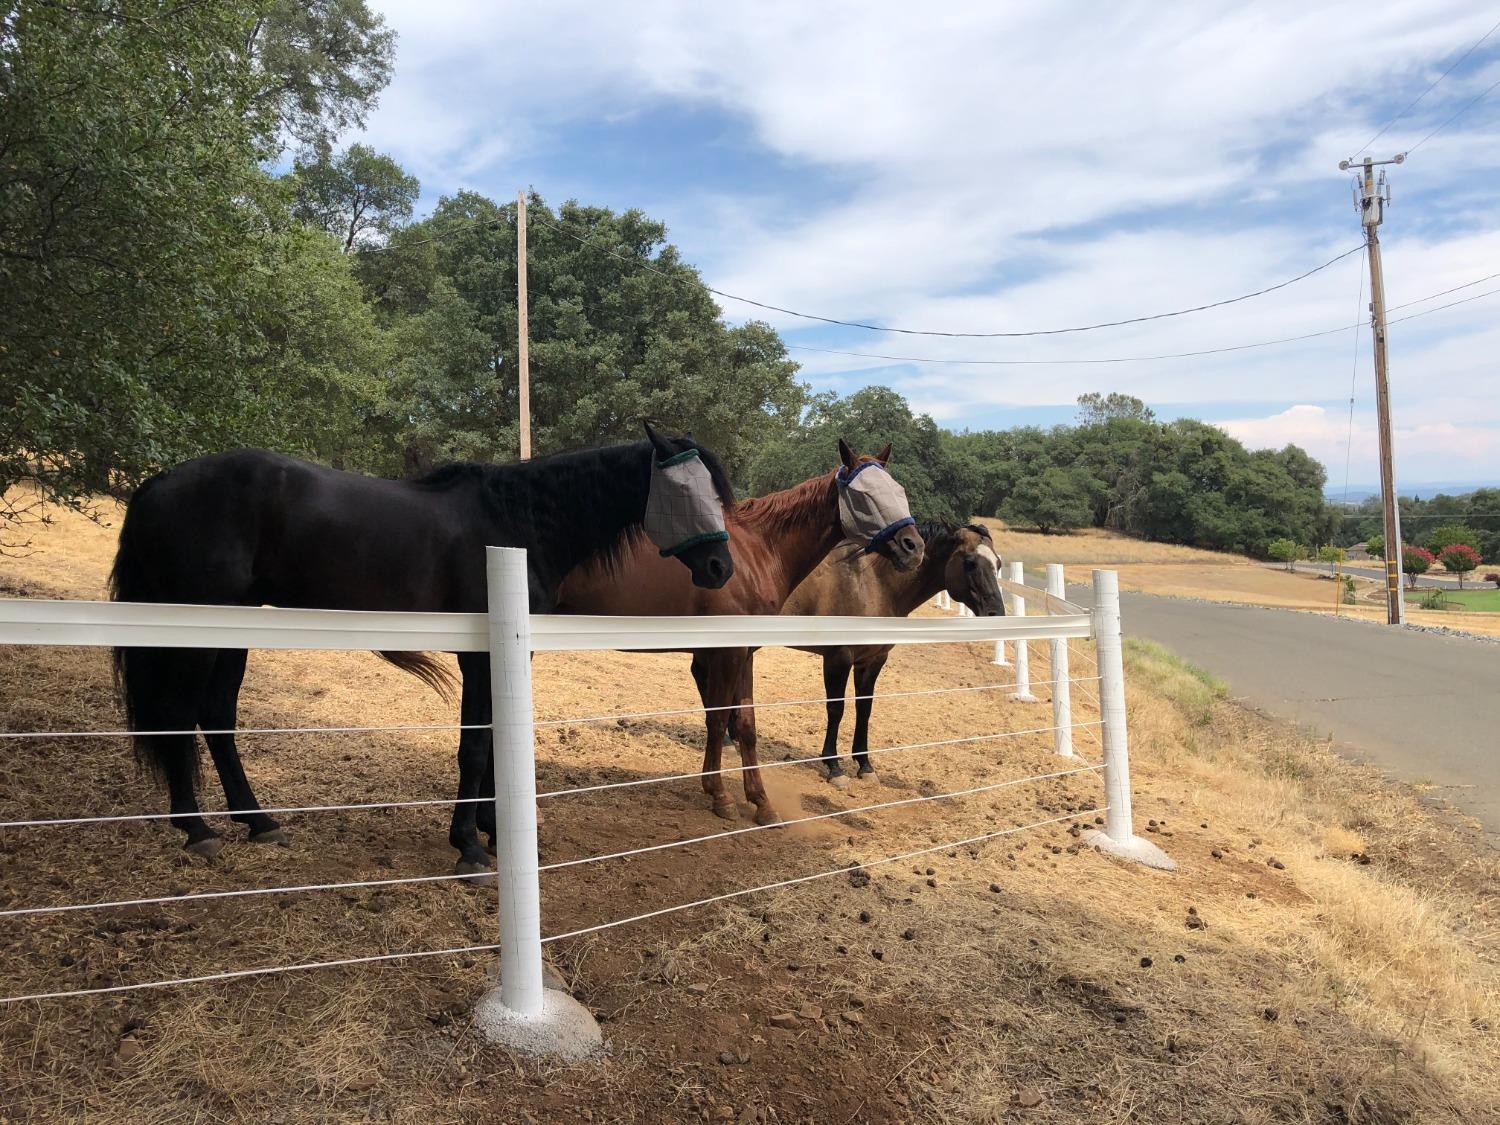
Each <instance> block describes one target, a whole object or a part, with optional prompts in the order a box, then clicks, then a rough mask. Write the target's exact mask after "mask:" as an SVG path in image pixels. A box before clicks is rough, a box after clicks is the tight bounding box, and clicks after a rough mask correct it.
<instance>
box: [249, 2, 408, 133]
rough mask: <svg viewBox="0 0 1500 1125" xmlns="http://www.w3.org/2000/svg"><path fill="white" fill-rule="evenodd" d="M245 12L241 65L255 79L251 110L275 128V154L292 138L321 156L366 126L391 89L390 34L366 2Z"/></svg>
mask: <svg viewBox="0 0 1500 1125" xmlns="http://www.w3.org/2000/svg"><path fill="white" fill-rule="evenodd" d="M248 7H249V8H250V11H251V18H248V19H242V21H241V27H242V28H243V29H244V30H243V31H242V32H241V34H240V36H239V43H240V44H241V50H240V59H241V61H242V62H243V63H245V64H248V69H249V71H250V72H251V73H252V75H253V77H254V84H253V87H252V91H253V92H252V98H253V103H254V105H255V107H256V109H257V111H258V112H259V113H261V114H268V115H270V117H271V119H272V120H273V121H274V123H275V140H276V142H277V145H278V148H279V147H280V144H281V142H284V141H285V140H287V139H291V140H295V141H297V142H298V143H300V144H301V145H303V146H304V147H306V148H309V149H312V150H313V151H315V152H317V153H320V154H326V153H327V152H328V151H329V150H330V149H331V147H332V145H333V141H334V139H335V138H336V137H337V136H338V135H339V134H340V133H342V132H343V131H344V130H346V129H349V128H352V127H355V126H360V125H363V124H364V123H365V115H366V114H367V113H368V112H369V110H370V108H371V107H372V106H374V104H375V99H376V96H377V95H378V94H379V93H380V91H381V90H383V89H385V87H386V84H387V83H389V82H390V80H391V67H392V64H393V62H394V60H395V52H396V33H395V32H394V31H392V30H390V29H389V28H387V27H386V26H385V20H384V18H383V17H382V16H380V15H378V14H376V13H375V12H372V11H371V10H370V7H369V4H368V3H367V2H366V0H271V2H269V3H265V2H262V3H259V4H254V5H249V6H248ZM230 42H233V41H230Z"/></svg>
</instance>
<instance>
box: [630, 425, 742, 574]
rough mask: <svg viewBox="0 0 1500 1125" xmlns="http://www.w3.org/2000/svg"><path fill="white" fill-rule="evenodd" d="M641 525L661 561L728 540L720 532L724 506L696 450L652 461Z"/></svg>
mask: <svg viewBox="0 0 1500 1125" xmlns="http://www.w3.org/2000/svg"><path fill="white" fill-rule="evenodd" d="M644 522H645V526H646V534H647V535H648V536H649V537H650V539H651V542H653V543H655V544H656V546H657V548H658V549H659V550H660V551H661V554H662V557H663V558H666V557H669V556H671V555H677V554H681V553H682V552H683V551H686V550H687V549H688V548H689V547H695V546H697V545H698V544H699V543H723V542H726V541H727V540H728V539H729V532H727V531H725V530H724V504H723V502H722V501H721V500H720V499H719V493H718V491H717V490H716V489H715V488H714V482H713V478H712V477H711V476H710V475H709V472H708V466H707V465H705V464H704V463H703V459H702V458H701V457H699V456H698V451H697V450H696V449H684V450H683V451H682V452H681V453H679V454H677V455H676V456H673V457H668V458H667V459H666V460H665V461H653V462H652V464H651V491H650V493H649V494H648V495H647V497H646V518H645V521H644Z"/></svg>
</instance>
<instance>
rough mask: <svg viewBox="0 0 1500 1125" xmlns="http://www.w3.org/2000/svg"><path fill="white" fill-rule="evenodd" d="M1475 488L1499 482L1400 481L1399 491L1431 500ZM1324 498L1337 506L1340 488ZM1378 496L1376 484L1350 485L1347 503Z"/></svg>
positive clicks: (1327, 491) (1495, 485) (1341, 495)
mask: <svg viewBox="0 0 1500 1125" xmlns="http://www.w3.org/2000/svg"><path fill="white" fill-rule="evenodd" d="M1476 488H1500V480H1497V479H1491V480H1433V481H1401V482H1400V485H1399V491H1400V493H1401V495H1402V496H1416V497H1420V498H1421V499H1423V500H1431V499H1432V498H1433V497H1434V496H1436V495H1437V494H1438V493H1439V492H1442V493H1445V494H1447V495H1448V496H1463V495H1466V494H1467V493H1470V492H1473V491H1474V490H1475V489H1476ZM1323 495H1324V497H1325V498H1326V499H1327V500H1328V502H1329V503H1330V504H1337V503H1339V502H1340V501H1342V500H1343V499H1344V490H1343V489H1342V488H1336V489H1335V488H1329V489H1325V490H1324V492H1323ZM1379 495H1380V485H1378V484H1351V485H1350V486H1349V503H1351V504H1360V503H1363V502H1364V501H1366V500H1368V499H1369V498H1370V497H1372V496H1379Z"/></svg>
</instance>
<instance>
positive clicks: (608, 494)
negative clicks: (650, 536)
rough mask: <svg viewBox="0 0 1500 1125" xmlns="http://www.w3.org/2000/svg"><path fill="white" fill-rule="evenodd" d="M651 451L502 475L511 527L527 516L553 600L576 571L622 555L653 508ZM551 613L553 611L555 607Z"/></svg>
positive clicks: (528, 466) (534, 562) (618, 452)
mask: <svg viewBox="0 0 1500 1125" xmlns="http://www.w3.org/2000/svg"><path fill="white" fill-rule="evenodd" d="M649 450H650V447H649V446H648V445H647V444H646V443H645V442H638V443H636V444H635V445H623V446H610V447H607V448H604V449H599V450H593V451H591V452H589V453H587V454H580V455H578V457H577V459H576V460H572V461H571V462H570V463H568V464H566V465H559V464H558V463H557V462H551V463H536V462H527V463H522V464H517V465H506V466H503V467H502V468H500V469H499V473H500V476H499V477H498V478H497V489H496V491H497V493H499V495H500V497H501V500H502V510H503V512H504V516H503V517H502V518H504V519H506V520H514V519H515V518H516V514H517V513H525V517H524V522H525V524H526V525H527V526H526V527H525V528H524V529H516V528H512V529H510V530H512V532H513V533H514V531H517V530H520V531H521V532H522V534H523V535H524V536H525V537H526V538H527V539H528V540H529V542H528V550H529V551H530V553H531V557H530V558H529V559H528V566H529V569H530V570H531V573H532V574H533V575H534V576H535V577H536V578H537V579H538V580H539V581H540V582H541V584H542V586H543V588H544V589H545V592H546V596H547V597H548V598H549V599H551V598H554V597H555V596H556V594H557V587H558V586H559V585H560V584H561V582H562V580H563V578H564V577H565V576H566V575H567V574H568V572H569V571H571V570H573V569H574V568H575V567H577V566H578V565H579V564H581V563H583V562H584V561H585V560H587V559H591V558H595V557H598V556H601V555H604V554H606V553H607V552H609V551H610V550H611V549H612V548H615V547H616V546H617V545H618V543H619V541H620V536H621V535H622V534H623V533H624V532H625V530H626V529H627V528H630V527H632V526H634V525H637V524H639V523H640V520H641V516H642V514H643V512H644V511H645V507H646V492H647V487H648V481H649V474H648V472H647V470H646V460H647V458H648V457H649V456H650V452H649ZM549 608H550V607H549Z"/></svg>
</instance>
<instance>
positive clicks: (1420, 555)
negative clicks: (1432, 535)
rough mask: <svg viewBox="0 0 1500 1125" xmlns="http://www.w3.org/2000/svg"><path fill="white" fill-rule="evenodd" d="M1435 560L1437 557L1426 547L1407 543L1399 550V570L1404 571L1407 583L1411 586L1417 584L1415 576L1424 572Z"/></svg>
mask: <svg viewBox="0 0 1500 1125" xmlns="http://www.w3.org/2000/svg"><path fill="white" fill-rule="evenodd" d="M1435 562H1437V559H1436V558H1434V557H1433V554H1432V552H1431V551H1429V550H1428V549H1427V548H1426V547H1413V546H1411V545H1410V544H1408V545H1407V546H1406V547H1405V548H1404V549H1403V550H1402V551H1401V570H1402V571H1403V572H1404V573H1405V575H1406V580H1407V582H1408V584H1410V585H1411V586H1412V587H1413V588H1415V587H1416V585H1417V576H1418V575H1419V574H1426V573H1427V572H1428V571H1429V570H1431V569H1432V564H1433V563H1435Z"/></svg>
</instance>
